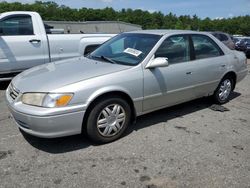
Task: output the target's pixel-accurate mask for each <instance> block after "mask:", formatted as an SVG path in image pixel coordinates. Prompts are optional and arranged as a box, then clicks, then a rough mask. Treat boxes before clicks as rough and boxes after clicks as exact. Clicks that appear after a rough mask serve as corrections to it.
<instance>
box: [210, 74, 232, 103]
mask: <svg viewBox="0 0 250 188" xmlns="http://www.w3.org/2000/svg"><path fill="white" fill-rule="evenodd" d="M225 80H230V82H231V91H230V94H229V95H228V97H227V98H226V99H225V100H221V99H220V97H219V93H220V86H221V84H222V83H223V82H224V81H225ZM233 86H234V81H233V79H232V78H230V77H225V78H223V79H222V80H221V82H220V84H219V85H218V87H217V89H216V91H215V93H214V100H215V102H216V103H218V104H225V103H227V102H228V101H229V98H230V95H231V93H232V91H233Z"/></svg>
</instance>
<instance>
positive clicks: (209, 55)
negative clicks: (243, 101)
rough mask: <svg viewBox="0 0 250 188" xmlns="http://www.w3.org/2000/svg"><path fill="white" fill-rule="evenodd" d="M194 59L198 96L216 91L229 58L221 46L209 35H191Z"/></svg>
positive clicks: (196, 92)
mask: <svg viewBox="0 0 250 188" xmlns="http://www.w3.org/2000/svg"><path fill="white" fill-rule="evenodd" d="M191 38H192V43H193V45H192V46H193V47H192V48H193V49H192V51H193V56H194V60H193V61H191V62H190V66H192V67H193V69H192V82H193V86H194V91H195V95H196V97H201V96H204V95H206V94H208V93H212V92H214V90H215V89H216V87H217V85H218V83H219V81H220V79H221V76H222V75H223V74H224V72H225V71H226V65H227V58H226V57H225V55H224V53H223V51H222V50H221V49H220V47H219V46H218V45H217V44H216V43H215V42H214V41H213V40H212V39H211V38H210V37H208V36H206V35H202V34H193V35H191Z"/></svg>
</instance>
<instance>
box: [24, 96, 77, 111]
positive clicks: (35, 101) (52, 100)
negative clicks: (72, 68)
mask: <svg viewBox="0 0 250 188" xmlns="http://www.w3.org/2000/svg"><path fill="white" fill-rule="evenodd" d="M72 97H73V94H71V93H67V94H65V93H24V94H23V95H22V99H21V101H22V103H24V104H28V105H32V106H40V107H46V108H54V107H63V106H66V105H68V103H69V102H70V100H71V99H72Z"/></svg>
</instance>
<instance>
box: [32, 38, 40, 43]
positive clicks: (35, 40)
mask: <svg viewBox="0 0 250 188" xmlns="http://www.w3.org/2000/svg"><path fill="white" fill-rule="evenodd" d="M29 42H30V43H39V42H41V40H39V39H31V40H29Z"/></svg>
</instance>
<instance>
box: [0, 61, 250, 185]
mask: <svg viewBox="0 0 250 188" xmlns="http://www.w3.org/2000/svg"><path fill="white" fill-rule="evenodd" d="M249 68H250V61H249ZM249 83H250V75H248V76H247V78H246V79H245V80H244V81H242V82H241V83H239V84H238V85H237V87H236V90H235V92H234V93H233V95H232V99H231V101H230V102H229V103H227V104H225V105H224V107H225V108H226V109H228V110H229V111H224V112H219V111H214V110H212V109H211V108H210V107H211V105H212V103H211V101H210V100H208V99H199V100H195V101H192V102H189V103H185V104H183V105H178V106H175V107H172V108H168V109H164V110H160V111H157V112H154V113H151V114H148V115H145V116H142V117H140V118H138V121H137V123H136V125H134V126H133V127H130V129H129V130H128V131H127V134H126V135H125V136H124V137H123V138H121V139H120V140H118V141H116V142H113V143H110V144H106V145H101V146H97V145H93V144H92V143H91V142H90V141H88V140H87V139H86V138H84V137H82V136H72V137H67V138H60V139H51V140H48V139H38V138H35V137H32V136H27V135H23V134H21V133H20V131H19V130H18V128H17V127H16V125H15V123H14V121H13V120H12V119H11V118H10V114H9V112H8V109H7V107H6V104H5V101H4V89H5V88H6V84H2V85H1V90H0V187H98V188H101V187H250V92H249V91H250V84H249Z"/></svg>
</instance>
